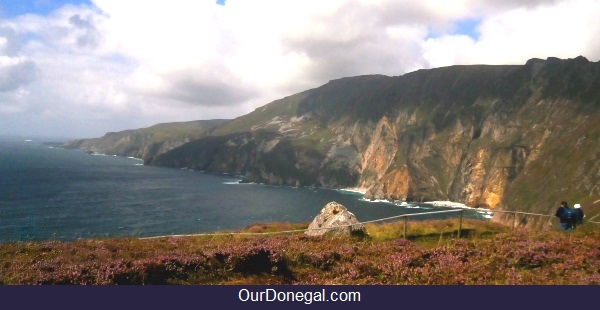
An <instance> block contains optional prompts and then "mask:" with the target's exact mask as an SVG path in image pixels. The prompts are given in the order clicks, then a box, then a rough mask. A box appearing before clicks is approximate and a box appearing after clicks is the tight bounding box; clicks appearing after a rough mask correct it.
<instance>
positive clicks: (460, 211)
mask: <svg viewBox="0 0 600 310" xmlns="http://www.w3.org/2000/svg"><path fill="white" fill-rule="evenodd" d="M465 210H469V211H475V212H485V213H506V214H512V215H513V219H512V224H511V229H512V230H514V229H515V228H516V226H517V216H518V215H525V216H538V217H548V218H550V219H554V218H556V220H558V218H557V217H556V216H554V215H548V214H539V213H530V212H521V211H505V210H489V209H485V211H479V210H476V209H475V210H471V209H457V210H442V211H429V212H421V213H410V214H400V215H396V216H390V217H386V218H380V219H376V220H370V221H364V222H359V223H356V224H348V225H338V226H334V227H319V228H306V229H293V230H281V231H273V232H222V233H197V234H182V235H164V236H154V237H142V238H139V239H158V238H172V237H196V236H252V235H256V236H258V235H276V234H289V233H301V232H308V231H319V230H335V229H342V228H347V227H350V228H352V227H355V228H356V227H361V226H362V225H364V224H370V223H378V222H385V221H390V220H394V219H402V221H403V227H402V228H403V229H402V230H403V231H402V235H403V237H404V238H406V237H407V231H408V219H409V218H410V217H414V216H421V215H431V214H440V213H458V214H459V215H458V216H459V218H458V228H457V237H458V238H460V237H461V232H462V225H463V215H464V211H465ZM594 218H595V217H594ZM592 219H593V218H592ZM586 223H593V224H600V222H597V221H591V219H590V221H586Z"/></svg>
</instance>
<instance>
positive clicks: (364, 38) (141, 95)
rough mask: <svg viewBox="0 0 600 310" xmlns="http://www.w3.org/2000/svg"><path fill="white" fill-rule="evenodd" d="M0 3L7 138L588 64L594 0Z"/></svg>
mask: <svg viewBox="0 0 600 310" xmlns="http://www.w3.org/2000/svg"><path fill="white" fill-rule="evenodd" d="M0 10H1V13H0V119H2V122H0V132H1V133H4V134H9V135H20V136H23V135H41V134H45V135H53V136H73V137H81V138H86V137H96V136H101V135H103V134H104V133H105V132H108V131H119V130H125V129H132V128H140V127H148V126H151V125H154V124H157V123H164V122H176V121H189V120H196V119H213V118H234V117H237V116H240V115H243V114H246V113H249V112H251V111H253V110H254V109H256V108H258V107H260V106H262V105H265V104H267V103H269V102H271V101H273V100H276V99H279V98H282V97H285V96H288V95H291V94H294V93H297V92H300V91H303V90H306V89H309V88H314V87H318V86H320V85H322V84H325V83H327V82H328V81H329V80H332V79H337V78H342V77H347V76H355V75H364V74H384V75H389V76H397V75H402V74H405V73H407V72H411V71H414V70H418V69H428V68H435V67H442V66H450V65H468V64H524V63H525V62H526V61H527V60H528V59H530V58H542V59H544V58H547V57H559V58H575V57H577V56H580V55H581V56H584V57H586V58H588V59H589V60H590V61H598V60H600V41H599V40H598V39H597V38H598V37H600V0H561V1H558V0H527V1H512V0H511V1H508V0H507V1H497V0H428V1H413V0H339V1H322V0H286V1H281V0H226V1H225V0H152V1H150V0H127V1H125V0H89V1H82V0H59V1H49V0H35V1H16V0H3V1H2V2H0ZM557 17H560V18H557Z"/></svg>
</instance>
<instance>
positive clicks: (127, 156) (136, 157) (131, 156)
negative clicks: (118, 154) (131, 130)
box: [127, 156, 143, 160]
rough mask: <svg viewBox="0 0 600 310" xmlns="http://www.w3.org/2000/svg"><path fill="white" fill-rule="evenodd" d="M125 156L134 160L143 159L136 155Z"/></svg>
mask: <svg viewBox="0 0 600 310" xmlns="http://www.w3.org/2000/svg"><path fill="white" fill-rule="evenodd" d="M127 158H129V159H135V160H143V159H141V158H137V157H133V156H127Z"/></svg>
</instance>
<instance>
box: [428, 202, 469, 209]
mask: <svg viewBox="0 0 600 310" xmlns="http://www.w3.org/2000/svg"><path fill="white" fill-rule="evenodd" d="M423 204H428V205H432V206H436V207H448V208H463V209H473V208H471V207H467V206H466V205H465V204H463V203H459V202H453V201H427V202H423Z"/></svg>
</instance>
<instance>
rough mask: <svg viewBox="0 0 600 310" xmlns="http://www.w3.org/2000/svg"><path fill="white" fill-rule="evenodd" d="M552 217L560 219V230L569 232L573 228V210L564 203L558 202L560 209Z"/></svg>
mask: <svg viewBox="0 0 600 310" xmlns="http://www.w3.org/2000/svg"><path fill="white" fill-rule="evenodd" d="M554 215H555V216H556V217H558V218H559V219H560V224H559V225H560V226H559V228H560V230H565V231H569V230H571V229H572V228H573V220H572V219H573V210H571V208H569V206H568V205H567V202H566V201H561V202H560V207H558V209H557V210H556V213H555V214H554Z"/></svg>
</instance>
